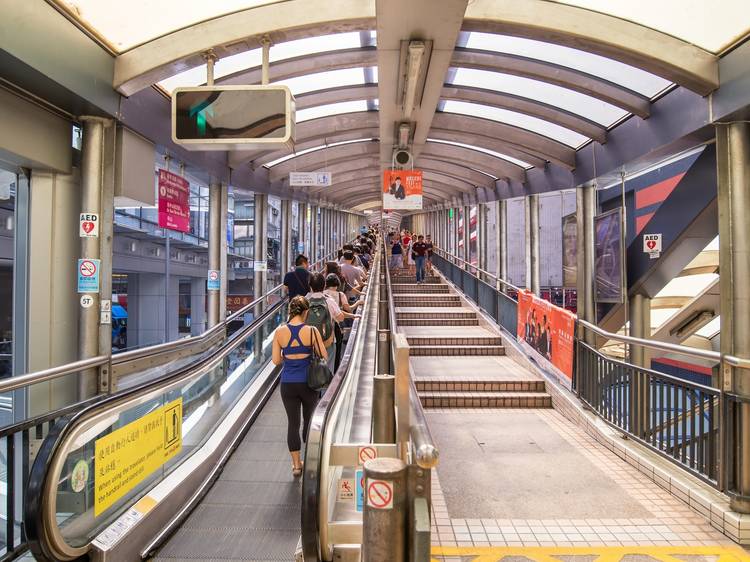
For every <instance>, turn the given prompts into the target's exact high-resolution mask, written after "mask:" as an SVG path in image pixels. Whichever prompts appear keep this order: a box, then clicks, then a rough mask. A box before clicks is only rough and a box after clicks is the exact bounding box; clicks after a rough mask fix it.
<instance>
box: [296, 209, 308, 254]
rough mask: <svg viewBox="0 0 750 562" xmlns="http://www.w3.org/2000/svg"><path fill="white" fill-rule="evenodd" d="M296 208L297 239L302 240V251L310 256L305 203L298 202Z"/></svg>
mask: <svg viewBox="0 0 750 562" xmlns="http://www.w3.org/2000/svg"><path fill="white" fill-rule="evenodd" d="M297 209H298V210H297V215H298V219H299V227H298V228H299V241H300V242H302V248H303V249H302V253H303V254H305V255H306V256H308V257H310V246H309V242H310V234H309V231H308V227H307V203H301V202H300V204H299V206H298V208H297Z"/></svg>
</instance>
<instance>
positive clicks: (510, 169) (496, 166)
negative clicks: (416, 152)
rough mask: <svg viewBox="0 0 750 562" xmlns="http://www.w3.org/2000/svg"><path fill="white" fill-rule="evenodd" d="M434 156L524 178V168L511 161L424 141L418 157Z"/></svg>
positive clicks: (499, 175)
mask: <svg viewBox="0 0 750 562" xmlns="http://www.w3.org/2000/svg"><path fill="white" fill-rule="evenodd" d="M422 156H424V157H426V158H434V159H437V160H444V161H446V162H452V161H456V162H459V163H461V164H463V165H465V166H467V167H469V168H474V169H476V170H480V171H482V172H485V173H487V174H491V175H493V176H495V177H497V178H502V177H507V178H511V179H514V180H518V181H523V180H525V179H526V170H525V169H523V168H522V167H521V166H517V165H516V164H513V163H512V162H508V161H507V160H503V159H502V158H497V157H496V156H492V155H491V154H486V153H484V152H480V151H479V150H472V149H470V148H464V147H462V146H452V145H449V144H441V143H438V142H426V143H425V144H424V148H423V149H422V152H421V153H420V157H422Z"/></svg>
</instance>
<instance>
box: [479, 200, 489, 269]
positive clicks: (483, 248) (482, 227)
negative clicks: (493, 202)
mask: <svg viewBox="0 0 750 562" xmlns="http://www.w3.org/2000/svg"><path fill="white" fill-rule="evenodd" d="M477 265H478V266H479V269H483V270H485V271H487V205H485V204H484V203H477ZM483 275H484V274H483V273H482V274H480V277H483Z"/></svg>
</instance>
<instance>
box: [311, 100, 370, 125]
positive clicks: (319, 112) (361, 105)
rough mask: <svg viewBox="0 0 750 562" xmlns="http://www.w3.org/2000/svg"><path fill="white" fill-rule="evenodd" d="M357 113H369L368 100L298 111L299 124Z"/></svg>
mask: <svg viewBox="0 0 750 562" xmlns="http://www.w3.org/2000/svg"><path fill="white" fill-rule="evenodd" d="M355 111H367V100H356V101H345V102H341V103H331V104H328V105H318V106H315V107H310V108H308V109H300V110H299V111H297V123H302V122H303V121H309V120H310V119H317V118H319V117H328V116H329V115H339V114H340V113H354V112H355Z"/></svg>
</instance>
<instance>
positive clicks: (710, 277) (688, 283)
mask: <svg viewBox="0 0 750 562" xmlns="http://www.w3.org/2000/svg"><path fill="white" fill-rule="evenodd" d="M718 278H719V275H718V274H717V273H698V274H696V275H685V276H682V277H675V278H674V279H672V280H671V281H670V282H669V283H667V284H666V285H665V286H664V288H663V289H662V290H661V291H659V292H658V293H657V294H656V298H659V297H689V298H694V297H696V296H698V295H699V294H700V293H702V292H703V291H705V290H706V289H707V288H708V287H709V286H710V285H711V284H712V283H714V282H716V280H717V279H718Z"/></svg>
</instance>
